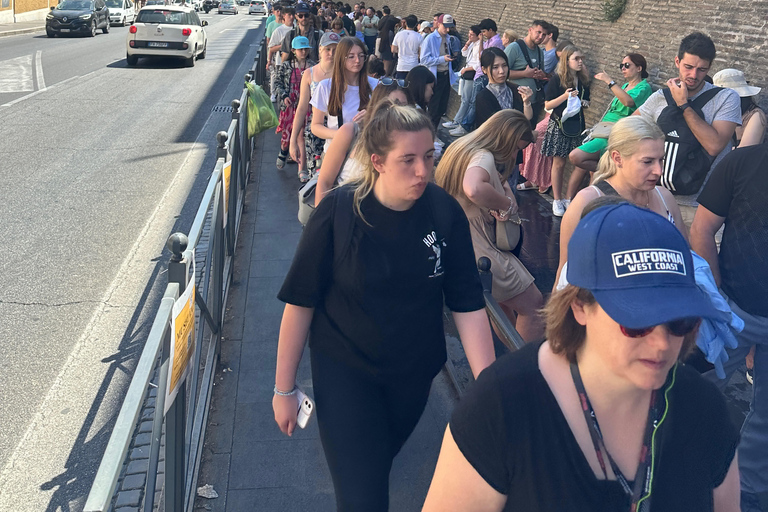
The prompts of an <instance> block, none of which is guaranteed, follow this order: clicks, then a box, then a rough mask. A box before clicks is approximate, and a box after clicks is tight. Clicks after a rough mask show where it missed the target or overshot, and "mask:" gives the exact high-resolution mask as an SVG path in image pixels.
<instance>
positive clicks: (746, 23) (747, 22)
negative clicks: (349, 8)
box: [368, 0, 768, 124]
mask: <svg viewBox="0 0 768 512" xmlns="http://www.w3.org/2000/svg"><path fill="white" fill-rule="evenodd" d="M386 1H387V4H388V5H389V6H390V8H391V9H392V13H393V14H395V15H398V16H406V15H408V14H415V15H416V16H417V17H418V18H419V19H427V20H430V21H431V20H432V15H433V14H434V13H436V12H445V13H449V14H452V15H453V16H454V17H455V18H456V20H457V28H458V30H459V32H461V33H462V34H466V32H467V29H468V28H469V26H470V25H472V24H475V23H477V22H479V21H480V20H481V19H483V18H492V19H494V20H496V23H497V24H498V26H499V32H501V31H503V30H505V29H507V28H511V29H513V30H515V31H517V32H518V34H520V35H521V36H523V35H525V34H526V33H527V30H528V25H529V23H530V21H531V20H533V19H535V18H536V19H545V20H547V21H551V22H552V23H554V24H555V25H557V26H558V28H559V29H560V38H561V39H563V38H566V39H570V40H572V41H573V42H574V43H576V44H577V45H578V46H579V47H581V49H582V50H583V52H584V54H585V56H586V62H587V65H588V66H589V68H590V69H591V70H592V71H593V73H594V72H597V71H600V70H605V71H606V72H607V73H608V74H609V75H611V76H612V77H614V78H615V79H617V81H619V82H620V83H621V80H622V77H621V73H619V70H618V64H619V63H620V62H621V58H622V57H623V55H624V54H626V53H628V52H630V51H633V52H639V53H641V54H643V55H644V56H645V58H646V59H647V61H648V68H649V69H648V72H649V73H650V75H651V76H650V78H649V81H651V82H653V83H654V84H656V85H661V84H662V83H663V82H665V81H666V80H667V79H669V78H671V77H673V76H677V70H676V69H675V67H674V57H675V54H676V53H677V48H678V46H679V44H680V40H681V39H682V38H683V37H684V36H685V35H687V34H688V33H690V32H693V31H694V30H699V31H702V32H704V33H705V34H709V35H710V37H712V39H713V40H714V42H715V45H716V47H717V53H718V56H717V59H716V60H715V62H714V64H713V67H712V71H711V72H710V75H713V74H714V73H715V72H717V71H719V70H720V69H724V68H730V67H732V68H737V69H741V70H743V71H744V72H745V74H746V77H747V80H749V81H750V83H751V84H752V85H756V86H758V87H763V88H765V87H766V85H768V83H767V82H766V78H765V77H766V76H768V60H766V58H765V55H766V54H768V37H766V36H767V35H768V28H766V27H765V20H766V19H768V2H762V1H761V2H738V3H737V2H734V1H728V2H720V1H718V0H688V1H687V2H683V1H680V0H629V1H628V2H627V7H626V9H625V11H624V14H623V15H622V16H621V17H620V18H619V19H618V20H617V21H616V22H614V23H610V22H607V21H603V20H601V19H600V18H601V15H602V11H601V9H600V4H601V0H568V1H566V0H547V1H546V2H539V3H536V2H525V3H524V2H521V3H519V4H516V3H512V2H505V1H504V0H482V1H479V0H422V1H419V2H412V1H407V0H386ZM368 4H369V5H377V4H375V3H373V2H370V3H368ZM382 5H383V3H382ZM612 97H613V95H612V94H611V93H610V92H608V89H607V88H606V87H605V85H604V84H603V83H602V82H593V91H592V107H593V108H591V109H590V111H589V112H588V113H587V123H588V124H589V123H593V122H596V121H597V118H598V117H599V116H600V115H601V114H602V113H603V112H604V111H605V108H606V106H607V105H608V101H609V100H610V99H611V98H612ZM763 103H764V101H761V104H763Z"/></svg>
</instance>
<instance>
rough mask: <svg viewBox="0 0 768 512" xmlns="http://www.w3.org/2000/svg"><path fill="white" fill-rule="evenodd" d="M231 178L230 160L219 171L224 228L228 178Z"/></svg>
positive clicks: (227, 203)
mask: <svg viewBox="0 0 768 512" xmlns="http://www.w3.org/2000/svg"><path fill="white" fill-rule="evenodd" d="M231 176H232V160H230V161H229V162H224V168H223V169H222V170H221V193H222V194H224V219H223V221H224V227H225V228H226V227H227V217H229V215H227V212H228V211H229V178H230V177H231Z"/></svg>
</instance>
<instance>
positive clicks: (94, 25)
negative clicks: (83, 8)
mask: <svg viewBox="0 0 768 512" xmlns="http://www.w3.org/2000/svg"><path fill="white" fill-rule="evenodd" d="M88 36H89V37H96V21H95V20H94V21H92V22H91V31H90V32H89V33H88Z"/></svg>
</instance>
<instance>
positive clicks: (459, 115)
mask: <svg viewBox="0 0 768 512" xmlns="http://www.w3.org/2000/svg"><path fill="white" fill-rule="evenodd" d="M461 81H462V82H463V83H462V84H461V105H459V110H458V111H457V112H456V115H455V116H453V122H454V123H456V124H461V122H462V121H463V120H464V117H465V116H466V115H467V112H469V109H470V108H473V107H474V105H475V86H474V80H464V79H463V78H462V79H461Z"/></svg>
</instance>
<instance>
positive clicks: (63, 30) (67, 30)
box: [61, 28, 69, 32]
mask: <svg viewBox="0 0 768 512" xmlns="http://www.w3.org/2000/svg"><path fill="white" fill-rule="evenodd" d="M61 31H62V32H69V29H68V28H63V29H61Z"/></svg>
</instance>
